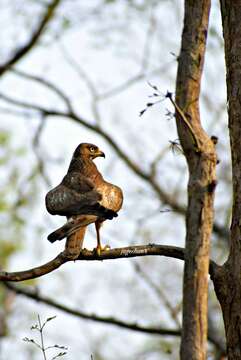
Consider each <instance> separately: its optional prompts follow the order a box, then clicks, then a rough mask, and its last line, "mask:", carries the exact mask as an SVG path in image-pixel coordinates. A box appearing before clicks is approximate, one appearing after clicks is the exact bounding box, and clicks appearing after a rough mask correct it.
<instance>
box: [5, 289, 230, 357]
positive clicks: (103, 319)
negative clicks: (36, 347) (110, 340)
mask: <svg viewBox="0 0 241 360" xmlns="http://www.w3.org/2000/svg"><path fill="white" fill-rule="evenodd" d="M4 285H5V286H6V287H7V288H8V289H9V290H11V291H14V292H15V293H16V294H19V295H23V296H25V297H27V298H29V299H32V300H34V301H37V302H41V303H43V304H46V305H48V306H51V307H53V308H55V309H58V310H60V311H63V312H65V313H67V314H70V315H73V316H75V317H77V318H80V319H84V320H89V321H93V322H97V323H102V324H105V325H113V326H117V327H119V328H122V329H126V330H131V331H136V332H140V333H144V334H151V335H161V336H181V329H168V328H163V327H153V326H143V325H140V324H137V323H129V322H126V321H123V320H120V319H117V318H115V317H113V316H100V315H96V314H88V313H86V312H83V311H80V310H78V309H74V308H70V307H68V306H66V305H64V304H61V303H59V302H57V301H55V300H52V299H51V298H49V297H47V296H43V295H40V294H39V293H38V292H37V291H31V290H29V289H27V288H26V287H23V286H21V287H20V286H16V285H14V284H12V283H9V282H5V283H4ZM208 339H209V341H210V343H212V344H213V345H214V346H215V347H216V348H217V350H219V351H221V353H222V354H225V348H224V346H223V343H222V341H220V339H218V338H217V336H216V334H214V333H213V332H210V333H209V334H208Z"/></svg>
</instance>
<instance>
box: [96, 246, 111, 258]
mask: <svg viewBox="0 0 241 360" xmlns="http://www.w3.org/2000/svg"><path fill="white" fill-rule="evenodd" d="M95 250H96V253H97V255H98V256H100V255H101V251H107V250H110V246H109V245H105V246H97V247H96V248H95Z"/></svg>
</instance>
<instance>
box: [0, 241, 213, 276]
mask: <svg viewBox="0 0 241 360" xmlns="http://www.w3.org/2000/svg"><path fill="white" fill-rule="evenodd" d="M150 255H152V256H166V257H171V258H175V259H179V260H183V259H184V249H183V248H180V247H176V246H167V245H156V244H149V245H136V246H127V247H123V248H117V249H110V250H105V251H102V252H101V254H100V255H97V253H96V251H95V250H93V251H91V250H87V249H83V250H82V251H81V254H80V255H79V257H78V259H77V260H87V261H93V260H110V259H128V258H132V257H141V256H150ZM68 261H73V259H72V258H71V257H69V256H68V254H67V253H66V252H65V251H63V252H61V253H60V254H58V255H57V256H56V258H54V259H53V260H51V261H49V262H47V263H46V264H44V265H41V266H38V267H35V268H32V269H29V270H24V271H18V272H6V271H0V280H2V281H24V280H29V279H34V278H37V277H40V276H43V275H45V274H48V273H50V272H52V271H53V270H56V269H58V268H59V267H60V266H61V265H63V264H64V263H66V262H68ZM75 261H76V259H75ZM217 267H218V265H217V264H216V263H215V262H214V261H210V268H209V272H210V275H211V276H212V275H213V273H214V271H215V270H216V268H217Z"/></svg>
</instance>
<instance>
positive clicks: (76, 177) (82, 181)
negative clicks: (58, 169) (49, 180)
mask: <svg viewBox="0 0 241 360" xmlns="http://www.w3.org/2000/svg"><path fill="white" fill-rule="evenodd" d="M61 185H62V186H64V187H65V188H67V189H70V190H75V191H77V192H87V191H91V190H93V189H94V188H95V184H94V182H93V181H92V180H91V179H90V178H88V177H86V176H85V175H83V174H81V173H79V172H75V171H71V172H69V173H67V174H66V175H65V176H64V178H63V180H62V182H61Z"/></svg>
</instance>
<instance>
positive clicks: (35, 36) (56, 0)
mask: <svg viewBox="0 0 241 360" xmlns="http://www.w3.org/2000/svg"><path fill="white" fill-rule="evenodd" d="M60 2H61V0H53V1H52V2H50V4H49V5H48V6H47V9H46V12H45V13H44V15H43V17H42V18H41V20H40V21H39V24H38V26H37V28H36V30H35V31H34V32H33V33H32V36H31V37H30V39H29V40H28V42H27V43H26V44H25V45H23V46H21V47H19V48H18V49H17V50H16V51H15V53H14V54H13V55H12V57H10V59H8V60H7V61H6V62H5V63H4V64H3V65H1V66H0V76H1V75H3V74H4V73H5V72H6V71H8V70H9V68H10V67H11V66H13V65H14V64H16V63H17V62H18V61H19V60H20V59H22V58H23V57H24V56H25V55H27V54H28V53H29V51H30V50H31V49H33V48H34V46H35V45H36V43H37V42H38V40H39V38H40V37H41V35H42V33H43V32H44V30H45V29H46V26H47V24H48V23H49V22H50V20H51V19H52V18H53V15H54V13H55V10H56V8H57V7H58V5H59V4H60Z"/></svg>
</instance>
